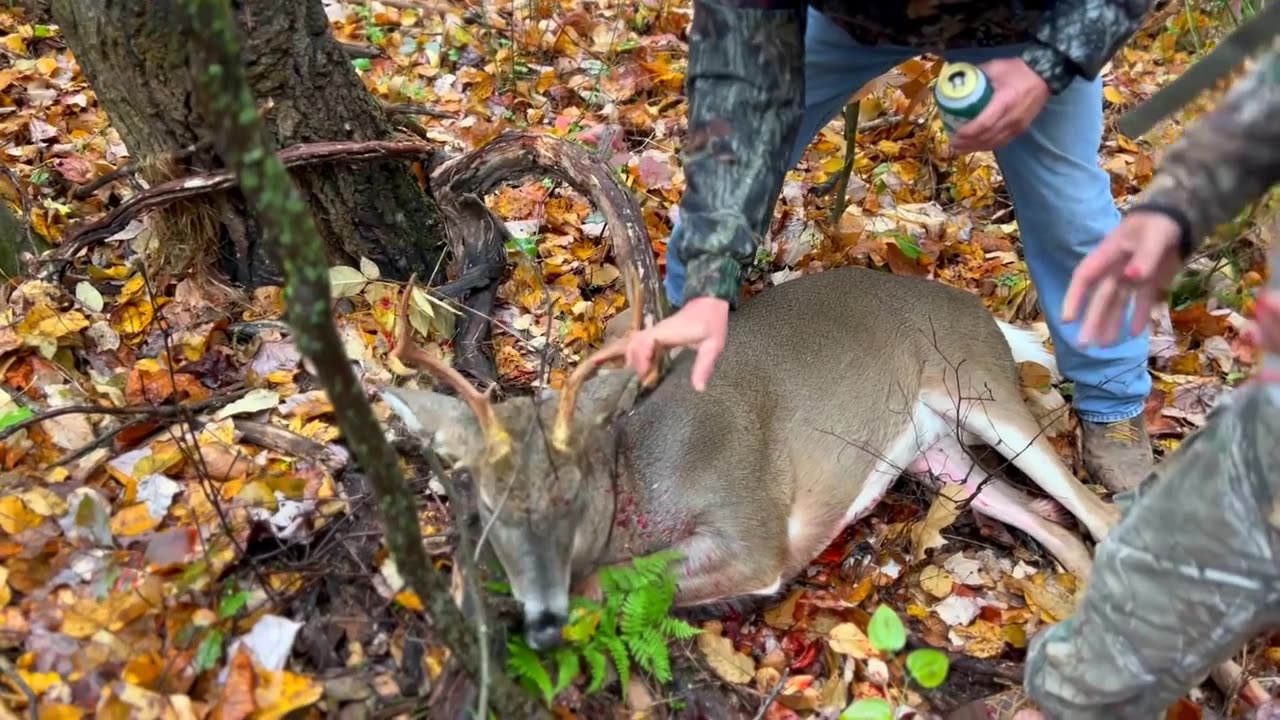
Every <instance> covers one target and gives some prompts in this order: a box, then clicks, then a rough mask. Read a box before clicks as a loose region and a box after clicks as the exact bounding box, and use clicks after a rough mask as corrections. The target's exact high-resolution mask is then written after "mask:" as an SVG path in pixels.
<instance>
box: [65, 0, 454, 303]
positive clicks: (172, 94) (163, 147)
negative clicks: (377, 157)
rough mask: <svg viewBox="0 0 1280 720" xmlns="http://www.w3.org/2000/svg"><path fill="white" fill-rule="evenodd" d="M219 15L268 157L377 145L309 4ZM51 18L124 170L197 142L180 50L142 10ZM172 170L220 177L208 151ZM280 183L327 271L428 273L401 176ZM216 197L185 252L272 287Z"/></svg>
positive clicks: (374, 167) (376, 173) (242, 214)
mask: <svg viewBox="0 0 1280 720" xmlns="http://www.w3.org/2000/svg"><path fill="white" fill-rule="evenodd" d="M233 7H234V12H235V16H236V20H237V24H238V25H239V29H240V32H241V34H242V37H244V47H243V49H242V57H243V60H244V64H245V67H246V69H247V72H248V79H249V85H250V88H251V90H252V92H253V95H254V98H255V100H256V102H257V105H258V108H259V111H260V112H261V113H262V117H263V120H264V121H265V123H266V126H267V128H268V132H269V133H270V134H271V137H272V141H273V143H274V145H275V147H277V148H281V147H286V146H289V145H292V144H295V143H300V142H315V141H324V140H330V141H336V140H383V139H387V138H388V137H389V136H391V134H392V132H393V130H392V127H391V125H390V123H389V121H388V120H387V118H386V115H385V113H384V112H383V111H382V109H381V108H380V107H379V105H378V103H377V101H376V100H375V99H374V98H373V96H372V95H371V94H370V93H369V92H368V91H367V90H366V89H365V87H364V85H363V83H361V81H360V78H359V77H358V76H357V75H356V73H355V70H354V69H353V68H352V67H351V63H350V60H349V59H348V58H347V57H346V56H345V55H344V53H343V51H342V49H341V47H340V46H339V45H338V43H337V41H336V40H335V39H334V38H333V36H332V34H331V33H330V31H329V22H328V20H327V19H326V17H325V13H324V7H323V4H322V3H321V0H236V2H234V3H233ZM51 11H52V19H53V20H54V21H55V22H56V23H57V24H58V25H59V26H60V27H61V29H62V32H63V34H64V37H65V38H66V40H67V43H68V45H69V46H70V48H71V51H72V52H73V53H74V54H75V56H76V59H77V61H78V62H79V63H80V67H81V69H82V71H83V72H84V74H85V76H86V78H87V79H88V81H89V83H90V85H91V86H92V88H93V90H94V92H95V94H96V95H97V97H98V101H99V103H100V104H101V105H102V107H103V108H104V109H105V110H106V111H107V114H108V116H109V117H110V119H111V122H112V125H113V126H114V127H115V128H116V129H117V130H118V131H119V132H120V135H121V137H122V139H123V140H124V142H125V144H126V146H128V148H129V151H130V153H131V154H132V155H133V156H134V157H135V158H152V157H163V156H165V155H167V154H169V153H172V152H174V151H176V150H180V149H183V148H187V147H191V146H195V145H199V144H200V143H207V142H208V141H209V139H210V128H211V126H212V124H213V123H211V122H210V119H209V118H207V117H204V116H203V115H202V112H203V111H202V110H201V109H200V108H199V107H198V105H197V104H196V103H193V102H192V98H193V92H194V88H193V87H192V79H191V77H190V74H189V72H188V68H187V67H186V58H187V52H188V49H189V48H188V44H189V43H190V42H191V38H189V37H184V36H183V35H182V34H180V33H177V32H175V31H174V29H173V28H172V27H167V26H165V25H164V24H162V23H160V22H158V21H157V15H156V13H155V12H154V3H153V2H151V1H150V0H113V1H112V2H102V0H52V3H51ZM185 162H186V163H188V164H191V165H195V166H197V167H200V168H202V169H211V168H216V167H222V166H223V165H224V163H223V162H222V161H221V160H220V159H219V158H218V157H216V154H215V153H214V151H212V150H209V151H206V152H203V153H197V154H196V155H194V156H193V157H192V158H191V159H189V160H187V161H185ZM293 177H294V180H295V182H297V183H298V186H299V188H300V189H301V190H302V192H303V195H304V197H305V199H306V202H307V206H308V209H309V210H310V211H311V214H312V216H313V217H315V219H316V221H317V225H318V227H319V229H320V233H321V237H322V239H323V240H324V243H325V248H326V254H327V255H328V258H329V261H330V263H331V264H337V263H345V264H353V265H354V264H355V263H356V261H357V259H358V258H359V257H360V256H364V257H368V258H369V259H370V260H373V261H374V262H375V263H377V265H378V267H379V268H380V269H381V270H382V272H383V274H384V275H385V276H388V277H391V278H400V279H405V278H408V276H409V275H410V274H411V273H413V272H417V273H418V274H419V277H420V278H430V279H433V280H434V279H436V278H434V277H432V274H433V272H434V271H435V270H436V268H437V266H438V262H437V261H438V259H439V256H440V253H441V252H442V251H443V248H444V247H445V232H444V224H443V219H442V217H441V214H440V211H439V208H438V207H437V206H436V204H435V203H434V202H433V201H432V199H431V198H430V197H429V196H428V195H427V194H426V193H424V192H423V191H422V189H421V187H420V185H419V184H418V182H417V180H416V178H415V177H414V174H413V172H412V169H411V167H410V165H409V164H408V163H406V162H403V161H392V160H387V161H376V162H361V163H353V164H351V165H326V166H321V167H318V168H315V169H307V170H300V171H298V172H296V173H294V174H293ZM221 197H222V199H221V201H220V204H219V207H218V208H217V210H218V214H217V216H216V217H217V220H218V222H217V223H216V225H217V229H216V239H214V238H208V239H202V238H198V237H197V238H192V239H191V240H192V241H196V242H199V241H201V240H203V241H204V244H205V245H216V248H217V252H218V253H219V254H220V258H219V261H220V263H221V265H222V268H223V269H224V270H225V271H226V273H227V275H228V277H230V278H231V279H232V280H233V281H236V282H238V283H242V284H244V285H247V286H251V287H252V286H257V285H262V284H275V283H278V282H279V281H280V280H281V272H280V268H279V266H278V264H277V263H276V262H275V261H274V259H273V258H272V257H271V254H270V253H269V252H268V251H267V249H266V247H265V245H264V242H263V238H262V228H261V226H260V224H259V223H258V222H257V221H256V220H255V219H254V218H253V215H252V214H251V213H249V212H247V211H246V205H245V202H244V198H243V196H242V195H241V194H240V193H239V192H230V193H227V194H225V195H223V196H221ZM181 237H183V236H181V235H178V236H176V237H175V239H177V238H181ZM211 241H212V242H211ZM193 259H197V258H193ZM204 259H206V260H208V259H210V258H207V257H206V258H204Z"/></svg>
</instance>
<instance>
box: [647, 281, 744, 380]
mask: <svg viewBox="0 0 1280 720" xmlns="http://www.w3.org/2000/svg"><path fill="white" fill-rule="evenodd" d="M728 332H729V302H728V301H727V300H721V299H720V298H714V297H700V298H694V299H692V300H690V301H689V302H687V303H685V305H684V307H682V308H680V310H679V312H677V313H676V314H675V315H672V316H671V317H669V318H667V319H666V320H663V321H662V322H660V323H658V324H657V325H654V326H653V327H651V328H647V329H645V330H640V331H639V332H636V333H633V334H632V335H631V337H630V338H629V339H628V341H627V350H626V355H627V366H628V367H630V368H631V369H632V370H634V371H635V373H636V374H637V375H639V376H640V377H642V378H643V377H648V375H649V370H650V368H651V366H652V364H653V351H654V350H655V349H656V348H657V347H658V346H661V347H668V348H670V347H689V348H693V349H695V350H696V351H697V355H696V356H695V357H694V360H693V372H692V374H691V376H690V379H691V380H692V381H693V389H694V390H697V391H698V392H703V391H705V390H706V389H707V381H708V380H710V379H711V372H712V370H714V369H715V363H716V358H718V357H720V352H721V351H722V350H724V343H725V337H726V336H727V335H728Z"/></svg>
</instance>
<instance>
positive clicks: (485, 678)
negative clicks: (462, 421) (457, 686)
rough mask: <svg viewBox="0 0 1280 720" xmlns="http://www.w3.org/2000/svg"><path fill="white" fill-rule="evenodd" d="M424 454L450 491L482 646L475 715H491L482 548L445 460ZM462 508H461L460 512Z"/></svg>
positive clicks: (465, 578)
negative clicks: (478, 561) (479, 562)
mask: <svg viewBox="0 0 1280 720" xmlns="http://www.w3.org/2000/svg"><path fill="white" fill-rule="evenodd" d="M422 455H423V456H424V457H425V458H426V459H427V466H428V467H429V468H430V469H431V472H432V474H434V475H435V476H436V478H437V479H439V480H440V484H441V485H444V486H445V492H446V493H447V494H448V495H449V498H450V500H451V502H450V503H449V507H450V508H451V509H452V510H453V511H454V512H453V513H452V514H453V526H454V528H456V529H457V531H458V547H457V551H456V552H455V553H454V557H455V558H458V560H457V562H458V563H459V569H460V570H461V571H462V582H463V584H464V585H465V586H466V593H467V594H468V595H470V596H471V598H472V600H473V606H474V607H475V613H476V617H475V624H476V643H477V644H478V645H479V646H480V673H479V675H480V677H479V685H480V697H479V698H478V699H477V700H476V717H477V718H487V717H489V673H490V668H489V665H490V661H491V659H490V657H489V619H488V613H486V612H485V607H484V596H483V595H481V594H480V583H478V582H476V565H475V558H476V557H478V556H479V552H480V549H479V548H478V547H476V546H475V545H474V544H473V542H472V540H473V539H472V537H471V524H470V523H468V522H467V518H466V517H464V514H465V510H466V509H465V508H457V507H455V504H456V501H457V499H458V492H457V488H456V487H454V485H453V481H452V479H451V478H450V477H449V476H448V475H447V474H445V471H444V464H443V463H441V462H440V456H439V455H437V454H436V452H435V450H432V449H431V448H430V447H426V446H424V447H423V448H422ZM459 510H462V512H458V511H459Z"/></svg>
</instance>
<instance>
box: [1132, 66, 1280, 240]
mask: <svg viewBox="0 0 1280 720" xmlns="http://www.w3.org/2000/svg"><path fill="white" fill-rule="evenodd" d="M1278 115H1280V51H1275V50H1273V51H1272V52H1271V53H1269V54H1268V55H1266V56H1264V57H1263V58H1262V59H1261V60H1260V61H1259V63H1258V65H1257V66H1256V67H1255V68H1254V69H1253V70H1252V72H1250V73H1249V74H1248V75H1247V76H1245V77H1243V78H1241V79H1240V80H1239V81H1237V82H1236V84H1235V85H1234V86H1232V88H1231V90H1230V91H1229V92H1228V93H1227V96H1226V97H1224V98H1223V100H1222V102H1221V103H1219V105H1218V107H1216V108H1214V110H1213V111H1212V112H1210V113H1209V114H1208V115H1206V116H1204V117H1203V118H1201V120H1200V121H1199V122H1197V123H1196V124H1195V125H1193V126H1191V127H1190V128H1188V129H1187V130H1186V131H1185V132H1184V133H1183V134H1182V137H1181V138H1179V140H1178V142H1177V143H1176V144H1175V145H1174V146H1173V147H1172V148H1171V149H1170V150H1169V152H1168V154H1166V155H1165V157H1164V159H1163V160H1162V161H1161V162H1160V165H1159V167H1158V168H1157V171H1156V174H1155V176H1154V177H1153V178H1152V179H1151V182H1150V183H1149V184H1148V185H1147V187H1146V189H1145V190H1144V191H1143V192H1142V194H1141V195H1139V196H1138V198H1137V200H1136V201H1135V203H1134V206H1133V209H1134V210H1138V209H1143V208H1146V209H1150V210H1159V211H1162V212H1165V213H1167V214H1169V215H1171V216H1173V217H1174V218H1175V219H1177V220H1178V222H1179V223H1180V224H1181V225H1182V228H1183V233H1184V238H1183V245H1182V246H1183V248H1184V249H1185V250H1187V251H1189V250H1191V249H1194V248H1195V247H1196V246H1197V245H1199V244H1200V242H1201V241H1202V240H1203V238H1204V237H1205V236H1207V235H1209V234H1210V233H1211V232H1213V229H1214V227H1216V226H1217V225H1220V224H1222V223H1224V222H1229V221H1230V220H1231V219H1232V218H1233V217H1235V215H1236V213H1238V212H1240V211H1241V210H1242V209H1243V208H1244V207H1245V206H1246V205H1248V204H1249V203H1250V202H1252V201H1254V200H1256V199H1258V198H1259V197H1261V196H1262V194H1263V193H1264V192H1266V190H1267V188H1269V187H1270V186H1271V185H1273V184H1275V183H1276V182H1278V181H1280V119H1278V118H1277V116H1278Z"/></svg>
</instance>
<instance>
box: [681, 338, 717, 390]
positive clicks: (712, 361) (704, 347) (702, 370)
mask: <svg viewBox="0 0 1280 720" xmlns="http://www.w3.org/2000/svg"><path fill="white" fill-rule="evenodd" d="M722 347H723V345H721V344H720V342H719V341H717V340H714V339H708V340H706V341H704V342H703V343H702V344H701V345H699V346H698V355H697V357H695V358H694V359H693V373H692V375H691V376H690V378H689V379H690V380H691V381H692V382H693V389H694V390H697V391H698V392H705V391H706V389H707V382H708V381H709V380H711V373H712V371H713V370H715V366H716V358H718V357H719V356H720V350H721V348H722Z"/></svg>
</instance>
